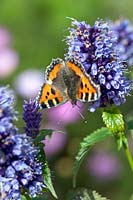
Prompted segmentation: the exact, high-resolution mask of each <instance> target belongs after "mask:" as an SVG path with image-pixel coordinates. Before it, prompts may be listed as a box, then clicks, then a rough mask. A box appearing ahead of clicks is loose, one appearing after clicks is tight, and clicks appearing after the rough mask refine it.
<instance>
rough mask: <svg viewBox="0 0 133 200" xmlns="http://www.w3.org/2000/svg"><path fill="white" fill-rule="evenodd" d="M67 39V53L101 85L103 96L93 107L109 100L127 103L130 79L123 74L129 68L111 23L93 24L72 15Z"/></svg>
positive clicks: (100, 105) (114, 102)
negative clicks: (119, 48) (121, 56)
mask: <svg viewBox="0 0 133 200" xmlns="http://www.w3.org/2000/svg"><path fill="white" fill-rule="evenodd" d="M66 42H67V45H68V53H67V54H66V56H73V57H75V58H76V59H78V60H79V61H80V62H81V63H82V64H83V66H84V68H85V70H86V72H87V73H88V74H89V75H90V76H91V78H92V80H93V81H94V82H95V83H96V84H99V85H100V87H101V97H100V99H98V101H97V102H94V103H92V104H91V107H90V111H93V112H94V111H95V109H96V108H97V107H105V106H107V104H116V105H120V104H121V103H124V102H125V100H126V99H125V96H126V95H129V92H130V82H129V81H128V80H126V77H125V76H124V74H125V72H127V71H128V70H127V69H126V67H125V66H124V64H123V60H122V61H121V58H120V57H119V54H118V53H119V52H118V49H117V48H116V44H117V37H116V34H115V33H114V32H113V31H112V29H111V26H110V25H109V24H108V23H107V22H104V21H102V20H98V21H96V22H95V24H94V25H93V26H90V25H88V24H86V23H85V22H78V21H77V20H74V19H73V20H72V28H70V36H68V37H67V38H66Z"/></svg>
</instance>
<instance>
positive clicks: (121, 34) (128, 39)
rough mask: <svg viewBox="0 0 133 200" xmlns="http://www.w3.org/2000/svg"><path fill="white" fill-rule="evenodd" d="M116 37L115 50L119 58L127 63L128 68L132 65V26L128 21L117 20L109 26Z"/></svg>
mask: <svg viewBox="0 0 133 200" xmlns="http://www.w3.org/2000/svg"><path fill="white" fill-rule="evenodd" d="M111 26H112V29H113V30H114V33H115V34H116V37H117V46H116V47H117V49H118V51H119V52H120V58H121V59H122V60H124V61H127V64H128V66H129V67H130V66H132V65H133V25H132V24H131V23H130V21H129V20H128V19H125V20H117V21H116V22H114V23H112V24H111Z"/></svg>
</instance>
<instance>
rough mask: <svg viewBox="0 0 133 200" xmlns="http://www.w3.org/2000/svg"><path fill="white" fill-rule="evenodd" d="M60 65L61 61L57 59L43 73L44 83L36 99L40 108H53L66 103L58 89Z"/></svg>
mask: <svg viewBox="0 0 133 200" xmlns="http://www.w3.org/2000/svg"><path fill="white" fill-rule="evenodd" d="M62 65H63V60H61V59H59V58H57V59H54V60H52V62H51V64H50V66H48V67H47V69H46V72H45V82H46V83H44V85H43V86H42V87H41V90H40V93H39V96H38V97H37V101H38V103H39V106H40V108H43V109H46V108H51V107H55V106H57V105H59V104H62V103H64V102H66V101H67V98H66V96H65V95H64V93H63V92H62V91H61V90H60V87H59V84H60V80H59V79H60V77H59V76H60V70H61V68H62ZM63 86H64V85H63ZM64 87H65V86H64Z"/></svg>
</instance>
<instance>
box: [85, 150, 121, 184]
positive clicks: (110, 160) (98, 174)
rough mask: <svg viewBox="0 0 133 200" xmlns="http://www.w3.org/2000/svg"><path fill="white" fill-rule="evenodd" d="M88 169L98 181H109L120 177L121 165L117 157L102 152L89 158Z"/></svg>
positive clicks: (95, 153)
mask: <svg viewBox="0 0 133 200" xmlns="http://www.w3.org/2000/svg"><path fill="white" fill-rule="evenodd" d="M86 169H87V172H88V173H89V174H90V175H92V176H94V177H95V178H97V179H98V180H100V181H109V180H113V179H116V178H117V177H118V176H119V173H120V171H121V164H120V161H119V160H118V158H117V157H116V156H115V155H113V154H111V153H110V154H109V153H106V152H103V151H100V152H94V153H93V154H92V155H91V156H90V157H88V160H87V165H86Z"/></svg>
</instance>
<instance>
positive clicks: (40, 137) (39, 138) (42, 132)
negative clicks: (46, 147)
mask: <svg viewBox="0 0 133 200" xmlns="http://www.w3.org/2000/svg"><path fill="white" fill-rule="evenodd" d="M52 132H53V130H49V129H42V130H40V131H39V135H37V137H36V138H35V139H34V143H35V144H37V143H39V142H41V141H42V140H44V139H45V137H46V135H50V136H51V134H52Z"/></svg>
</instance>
